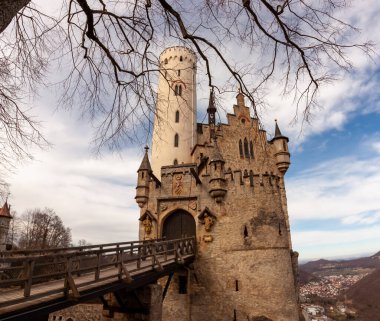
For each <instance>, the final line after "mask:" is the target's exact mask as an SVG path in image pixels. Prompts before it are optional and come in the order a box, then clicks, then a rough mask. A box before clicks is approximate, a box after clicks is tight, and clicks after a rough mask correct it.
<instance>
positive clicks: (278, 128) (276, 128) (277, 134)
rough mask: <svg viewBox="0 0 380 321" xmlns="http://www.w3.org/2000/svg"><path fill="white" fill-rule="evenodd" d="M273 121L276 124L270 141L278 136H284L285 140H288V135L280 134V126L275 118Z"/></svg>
mask: <svg viewBox="0 0 380 321" xmlns="http://www.w3.org/2000/svg"><path fill="white" fill-rule="evenodd" d="M274 121H275V122H276V126H275V130H274V137H273V138H272V140H271V141H273V140H275V139H278V138H284V139H286V140H287V141H289V138H288V137H286V136H283V135H282V133H281V130H280V127H278V124H277V119H275V120H274Z"/></svg>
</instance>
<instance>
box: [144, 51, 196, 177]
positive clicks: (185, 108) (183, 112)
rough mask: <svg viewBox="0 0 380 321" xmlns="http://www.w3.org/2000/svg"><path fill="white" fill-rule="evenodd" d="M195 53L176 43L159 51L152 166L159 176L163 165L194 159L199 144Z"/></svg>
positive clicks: (189, 161) (187, 161)
mask: <svg viewBox="0 0 380 321" xmlns="http://www.w3.org/2000/svg"><path fill="white" fill-rule="evenodd" d="M196 61H197V57H196V55H195V53H194V52H193V51H192V50H190V49H188V48H185V47H181V46H177V47H171V48H167V49H166V50H164V51H163V52H162V53H161V55H160V77H159V81H158V92H157V107H156V112H155V120H154V128H153V137H152V155H151V160H152V170H153V173H154V175H155V176H157V177H158V179H160V173H161V167H162V166H167V165H176V164H188V163H191V161H192V159H191V155H190V153H191V150H192V148H193V147H194V145H195V144H196V128H197V108H196V89H195V82H196Z"/></svg>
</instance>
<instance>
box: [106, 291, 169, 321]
mask: <svg viewBox="0 0 380 321" xmlns="http://www.w3.org/2000/svg"><path fill="white" fill-rule="evenodd" d="M101 320H102V321H162V286H161V285H159V284H149V285H146V286H144V287H141V288H138V289H136V290H134V291H131V292H124V291H117V292H113V293H109V294H107V295H106V296H104V301H103V313H102V319H101Z"/></svg>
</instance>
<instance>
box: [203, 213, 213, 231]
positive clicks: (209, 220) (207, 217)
mask: <svg viewBox="0 0 380 321" xmlns="http://www.w3.org/2000/svg"><path fill="white" fill-rule="evenodd" d="M203 222H204V225H205V231H206V232H210V231H211V227H212V226H213V225H214V218H213V217H212V216H211V215H209V214H207V213H205V215H204V216H203Z"/></svg>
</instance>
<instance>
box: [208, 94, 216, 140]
mask: <svg viewBox="0 0 380 321" xmlns="http://www.w3.org/2000/svg"><path fill="white" fill-rule="evenodd" d="M215 113H216V107H215V98H214V88H210V99H209V102H208V108H207V114H208V123H209V125H210V138H211V139H215V137H216V135H215Z"/></svg>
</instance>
